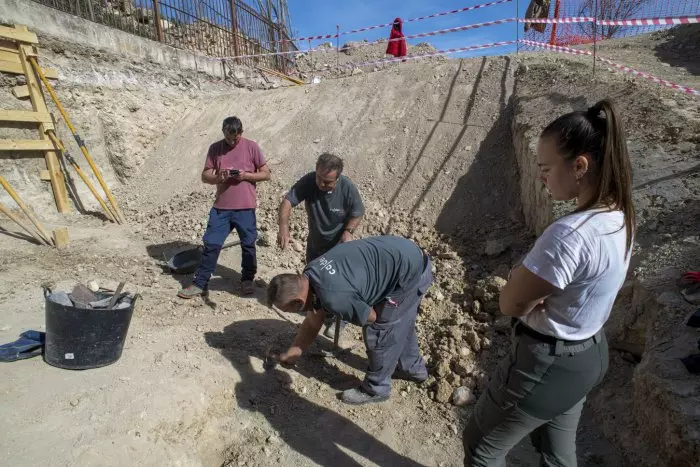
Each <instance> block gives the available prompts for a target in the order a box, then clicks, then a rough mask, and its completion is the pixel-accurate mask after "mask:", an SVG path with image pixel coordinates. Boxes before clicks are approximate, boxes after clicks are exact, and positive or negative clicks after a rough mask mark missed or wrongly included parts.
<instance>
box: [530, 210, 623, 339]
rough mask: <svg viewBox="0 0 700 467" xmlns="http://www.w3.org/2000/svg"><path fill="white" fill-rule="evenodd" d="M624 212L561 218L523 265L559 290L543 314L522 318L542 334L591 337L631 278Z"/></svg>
mask: <svg viewBox="0 0 700 467" xmlns="http://www.w3.org/2000/svg"><path fill="white" fill-rule="evenodd" d="M624 222H625V221H624V216H623V214H622V211H603V210H591V211H586V212H582V213H575V214H571V215H569V216H566V217H564V218H562V219H559V220H557V221H556V222H554V223H553V224H552V225H550V226H549V227H548V228H547V230H545V231H544V233H543V234H542V235H541V236H540V238H538V239H537V242H535V246H534V247H533V248H532V250H531V251H530V252H529V253H528V255H527V256H526V258H525V260H524V261H523V266H524V267H526V268H527V269H528V270H530V271H531V272H533V273H534V274H536V275H537V276H539V277H541V278H542V279H544V280H546V281H547V282H549V283H550V284H552V285H554V286H555V287H557V289H558V290H556V291H555V292H554V293H553V294H552V295H550V296H549V297H547V299H546V300H545V310H544V311H534V312H531V313H529V314H527V315H525V316H524V317H522V318H520V319H521V320H522V321H523V322H524V323H525V324H526V325H528V326H529V327H531V328H532V329H534V330H535V331H538V332H540V333H542V334H546V335H549V336H555V337H558V338H560V339H566V340H581V339H587V338H589V337H591V336H593V335H594V334H595V333H596V332H598V331H599V330H600V329H601V328H602V327H603V324H605V322H606V321H607V320H608V317H609V316H610V310H611V309H612V306H613V303H614V301H615V297H616V296H617V293H618V292H619V290H620V288H621V287H622V284H623V283H624V281H625V276H626V275H627V268H628V267H629V259H630V256H631V255H627V257H625V253H626V238H627V237H626V236H627V231H626V229H625V228H624Z"/></svg>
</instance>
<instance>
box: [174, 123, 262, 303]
mask: <svg viewBox="0 0 700 467" xmlns="http://www.w3.org/2000/svg"><path fill="white" fill-rule="evenodd" d="M222 131H223V133H224V139H222V140H221V141H218V142H216V143H214V144H212V145H211V146H209V152H208V153H207V160H206V163H205V164H204V170H203V171H202V182H204V183H208V184H210V185H216V201H215V202H214V207H213V208H212V209H211V211H210V212H209V223H208V224H207V231H206V232H205V233H204V238H203V239H202V241H203V243H204V251H203V253H202V262H201V264H200V265H199V268H198V269H197V271H196V272H195V274H194V280H193V282H192V284H191V285H189V286H187V287H185V288H183V289H182V290H180V291H179V292H178V296H179V297H182V298H194V297H197V296H199V295H202V294H203V293H204V291H205V290H206V289H207V283H208V282H209V278H210V277H211V275H212V274H213V273H214V270H215V269H216V262H217V260H218V259H219V253H220V252H221V246H222V245H223V244H224V241H225V240H226V237H228V236H229V234H230V233H231V231H232V230H233V229H236V232H237V233H238V238H239V239H240V240H241V250H242V251H243V255H242V256H243V259H242V261H241V269H242V271H241V293H242V294H243V295H250V294H252V293H253V292H254V285H253V279H255V273H256V272H257V259H256V255H255V242H256V241H257V239H258V228H257V224H256V220H255V208H256V207H257V197H256V190H255V186H256V183H257V182H262V181H265V180H269V179H270V169H269V168H268V167H267V163H266V162H265V157H264V156H263V153H262V151H260V148H259V147H258V145H257V143H256V142H255V141H251V140H249V139H246V138H243V136H242V135H243V124H242V123H241V121H240V119H238V117H228V118H226V119H225V120H224V123H223V128H222Z"/></svg>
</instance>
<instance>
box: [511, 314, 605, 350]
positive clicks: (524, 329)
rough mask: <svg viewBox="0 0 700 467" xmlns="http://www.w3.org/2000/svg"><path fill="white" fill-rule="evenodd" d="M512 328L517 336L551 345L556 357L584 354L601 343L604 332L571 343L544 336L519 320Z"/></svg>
mask: <svg viewBox="0 0 700 467" xmlns="http://www.w3.org/2000/svg"><path fill="white" fill-rule="evenodd" d="M511 323H512V326H513V331H514V332H515V335H516V336H518V335H520V334H525V335H526V336H529V337H531V338H533V339H535V340H537V341H540V342H542V343H544V344H549V345H551V346H552V347H553V351H554V354H555V355H560V354H561V353H563V352H567V353H578V352H583V351H584V350H587V349H589V348H590V347H592V346H593V345H595V344H597V343H598V342H600V341H601V340H602V338H603V330H602V329H601V330H600V331H598V332H597V333H595V335H593V336H591V337H589V338H587V339H581V340H576V341H570V340H566V339H560V338H558V337H554V336H548V335H546V334H542V333H541V332H537V331H535V330H534V329H532V328H531V327H529V326H527V325H526V324H524V323H523V322H522V321H520V320H519V319H517V318H513V320H512V321H511Z"/></svg>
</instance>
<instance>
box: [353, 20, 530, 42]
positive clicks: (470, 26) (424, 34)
mask: <svg viewBox="0 0 700 467" xmlns="http://www.w3.org/2000/svg"><path fill="white" fill-rule="evenodd" d="M517 20H518V18H504V19H498V20H495V21H487V22H485V23H475V24H468V25H466V26H457V27H455V28H448V29H438V30H437V31H430V32H422V33H420V34H412V35H410V36H406V37H399V38H396V39H379V40H376V41H372V42H367V43H362V44H357V45H351V46H347V47H345V49H356V48H358V47H366V46H368V45H375V44H380V43H382V42H395V41H400V40H402V39H416V38H418V37H429V36H437V35H440V34H448V33H450V32H457V31H467V30H469V29H477V28H485V27H487V26H495V25H497V24H506V23H513V22H515V21H517Z"/></svg>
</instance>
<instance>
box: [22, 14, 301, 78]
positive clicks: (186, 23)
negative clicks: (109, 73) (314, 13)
mask: <svg viewBox="0 0 700 467" xmlns="http://www.w3.org/2000/svg"><path fill="white" fill-rule="evenodd" d="M34 1H35V2H37V3H41V4H42V5H46V6H49V7H52V8H55V9H57V10H61V11H64V12H67V13H70V14H73V15H76V16H80V17H81V18H85V19H88V20H90V21H94V22H96V23H101V24H104V25H107V26H110V27H113V28H116V29H121V30H122V31H126V32H129V33H132V34H136V35H139V36H142V37H146V38H148V39H152V40H154V41H159V42H162V43H164V44H167V45H170V46H173V47H177V48H181V49H188V50H196V51H199V52H202V53H204V54H206V55H209V56H212V57H223V56H229V57H230V56H237V55H252V54H262V53H271V52H282V51H287V50H290V47H294V45H293V43H292V42H288V41H286V40H288V39H289V34H288V31H289V30H290V27H289V25H288V24H284V23H282V22H280V21H274V20H273V19H272V18H270V17H268V16H266V15H265V14H264V13H262V12H260V11H257V10H256V9H255V8H253V7H251V6H250V5H248V4H246V3H244V2H243V1H241V0H34ZM285 41H286V42H285ZM239 63H243V64H246V65H262V66H266V67H270V68H274V69H277V70H279V71H282V72H286V71H287V70H288V69H289V68H290V67H291V66H292V65H293V55H291V54H287V55H280V56H267V57H252V58H242V59H239Z"/></svg>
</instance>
